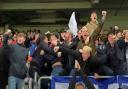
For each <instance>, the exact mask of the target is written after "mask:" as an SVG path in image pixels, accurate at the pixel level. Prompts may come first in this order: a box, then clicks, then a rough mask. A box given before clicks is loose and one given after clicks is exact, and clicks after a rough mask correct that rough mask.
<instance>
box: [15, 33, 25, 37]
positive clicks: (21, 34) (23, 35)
mask: <svg viewBox="0 0 128 89" xmlns="http://www.w3.org/2000/svg"><path fill="white" fill-rule="evenodd" d="M17 37H24V38H26V35H25V34H24V33H19V34H18V35H17Z"/></svg>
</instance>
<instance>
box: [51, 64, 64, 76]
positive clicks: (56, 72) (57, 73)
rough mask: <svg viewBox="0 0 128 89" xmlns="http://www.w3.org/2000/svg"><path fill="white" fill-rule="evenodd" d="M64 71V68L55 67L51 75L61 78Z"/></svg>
mask: <svg viewBox="0 0 128 89" xmlns="http://www.w3.org/2000/svg"><path fill="white" fill-rule="evenodd" d="M62 71H63V68H62V66H55V67H54V68H53V69H52V73H51V75H52V76H59V75H60V73H61V72H62Z"/></svg>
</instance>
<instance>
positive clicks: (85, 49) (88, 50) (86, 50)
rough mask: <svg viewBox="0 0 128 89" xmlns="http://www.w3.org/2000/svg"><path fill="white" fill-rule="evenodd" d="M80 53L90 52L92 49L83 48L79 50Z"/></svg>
mask: <svg viewBox="0 0 128 89" xmlns="http://www.w3.org/2000/svg"><path fill="white" fill-rule="evenodd" d="M80 52H81V53H83V52H90V53H91V52H92V48H91V47H89V46H84V47H83V48H82V49H80Z"/></svg>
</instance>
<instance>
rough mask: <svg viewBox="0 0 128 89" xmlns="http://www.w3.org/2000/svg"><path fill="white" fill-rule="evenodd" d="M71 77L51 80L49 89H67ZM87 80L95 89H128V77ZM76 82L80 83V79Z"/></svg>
mask: <svg viewBox="0 0 128 89" xmlns="http://www.w3.org/2000/svg"><path fill="white" fill-rule="evenodd" d="M70 79H71V77H53V78H52V80H51V89H68V86H69V82H70ZM89 79H90V80H91V81H92V82H93V84H94V86H95V88H96V89H118V88H119V87H120V88H122V89H128V77H126V76H115V77H109V78H102V79H98V80H95V79H94V78H92V77H89ZM76 81H77V82H82V78H80V77H79V78H77V79H76Z"/></svg>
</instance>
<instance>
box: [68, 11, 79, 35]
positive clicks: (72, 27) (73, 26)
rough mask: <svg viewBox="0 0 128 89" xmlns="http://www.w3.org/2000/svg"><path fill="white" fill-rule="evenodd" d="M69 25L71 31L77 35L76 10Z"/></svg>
mask: <svg viewBox="0 0 128 89" xmlns="http://www.w3.org/2000/svg"><path fill="white" fill-rule="evenodd" d="M68 26H69V29H70V31H71V32H72V33H73V35H74V36H76V35H77V31H78V28H77V22H76V18H75V12H73V13H72V15H71V17H70V20H69V24H68Z"/></svg>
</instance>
